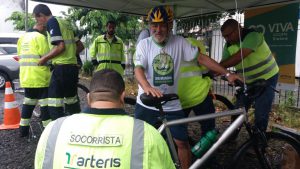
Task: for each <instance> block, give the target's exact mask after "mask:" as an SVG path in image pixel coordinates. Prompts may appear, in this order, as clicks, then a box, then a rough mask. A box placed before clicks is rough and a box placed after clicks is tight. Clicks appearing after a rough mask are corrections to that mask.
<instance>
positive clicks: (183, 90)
mask: <svg viewBox="0 0 300 169" xmlns="http://www.w3.org/2000/svg"><path fill="white" fill-rule="evenodd" d="M187 40H188V41H189V42H190V43H191V44H192V45H193V46H197V47H199V48H200V50H201V53H203V54H205V52H206V49H205V46H204V45H203V42H202V41H198V40H196V39H194V38H187ZM203 73H207V68H206V67H204V66H200V65H199V64H198V62H197V59H195V60H194V61H191V62H185V61H183V62H182V64H181V67H180V78H179V82H178V96H179V99H180V103H181V106H182V108H183V109H186V108H190V107H193V106H196V105H197V104H200V103H202V102H203V101H204V99H205V98H206V96H207V94H208V92H209V89H210V87H211V79H210V78H209V77H205V78H203V77H202V74H203Z"/></svg>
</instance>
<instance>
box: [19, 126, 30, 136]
mask: <svg viewBox="0 0 300 169" xmlns="http://www.w3.org/2000/svg"><path fill="white" fill-rule="evenodd" d="M19 130H20V137H27V136H28V135H29V126H20V128H19Z"/></svg>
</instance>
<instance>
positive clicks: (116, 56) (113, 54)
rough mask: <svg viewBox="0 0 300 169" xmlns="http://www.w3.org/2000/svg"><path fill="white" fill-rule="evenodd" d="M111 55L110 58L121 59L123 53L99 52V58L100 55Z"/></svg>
mask: <svg viewBox="0 0 300 169" xmlns="http://www.w3.org/2000/svg"><path fill="white" fill-rule="evenodd" d="M102 56H104V57H110V58H116V59H119V58H121V54H115V53H97V58H99V57H102Z"/></svg>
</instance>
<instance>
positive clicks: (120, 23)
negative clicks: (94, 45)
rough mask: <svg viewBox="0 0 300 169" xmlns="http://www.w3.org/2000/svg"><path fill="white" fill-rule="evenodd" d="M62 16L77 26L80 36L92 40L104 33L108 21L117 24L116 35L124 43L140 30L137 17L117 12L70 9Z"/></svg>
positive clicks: (133, 37)
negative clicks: (86, 36) (88, 37)
mask: <svg viewBox="0 0 300 169" xmlns="http://www.w3.org/2000/svg"><path fill="white" fill-rule="evenodd" d="M63 15H65V17H66V19H68V20H69V21H70V22H71V23H73V24H74V26H77V28H78V31H79V33H80V34H82V35H87V34H89V35H92V37H93V38H92V39H94V38H95V37H97V36H98V35H100V34H103V33H105V31H106V27H105V25H106V22H107V21H109V20H114V21H116V22H117V28H116V34H117V35H118V36H119V37H120V38H121V39H122V40H123V41H125V42H126V41H127V40H129V39H135V36H136V33H137V32H138V31H139V29H140V28H139V22H138V17H137V16H131V15H126V14H121V13H117V12H110V11H103V10H101V11H100V10H94V9H87V8H78V7H72V8H69V9H68V12H67V13H63Z"/></svg>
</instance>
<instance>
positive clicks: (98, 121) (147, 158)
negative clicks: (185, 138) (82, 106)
mask: <svg viewBox="0 0 300 169" xmlns="http://www.w3.org/2000/svg"><path fill="white" fill-rule="evenodd" d="M79 123H80V124H85V125H78V124H79ZM116 124H117V125H116ZM154 132H155V133H154ZM155 134H156V135H155ZM165 151H166V152H165ZM151 153H154V154H156V153H158V155H155V156H151V155H150V154H151ZM165 155H167V156H165ZM160 158H163V162H162V160H161V159H160ZM158 161H160V162H158ZM162 163H163V164H164V165H162ZM58 168H81V169H87V168H89V169H92V168H93V169H94V168H120V169H129V168H130V169H150V168H151V169H156V168H166V169H175V166H174V164H173V162H172V159H171V156H170V154H169V150H168V148H167V145H166V143H165V142H164V140H163V138H162V137H161V135H160V134H158V133H157V130H155V129H154V128H153V127H152V126H150V125H149V124H147V123H145V122H143V121H141V120H138V119H134V118H132V117H129V116H127V115H98V114H85V113H80V114H76V115H72V116H69V117H63V118H59V119H57V120H56V121H54V122H51V123H49V124H48V126H47V127H46V129H45V130H44V132H43V134H42V136H41V138H40V140H39V144H38V147H37V152H36V156H35V169H58Z"/></svg>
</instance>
